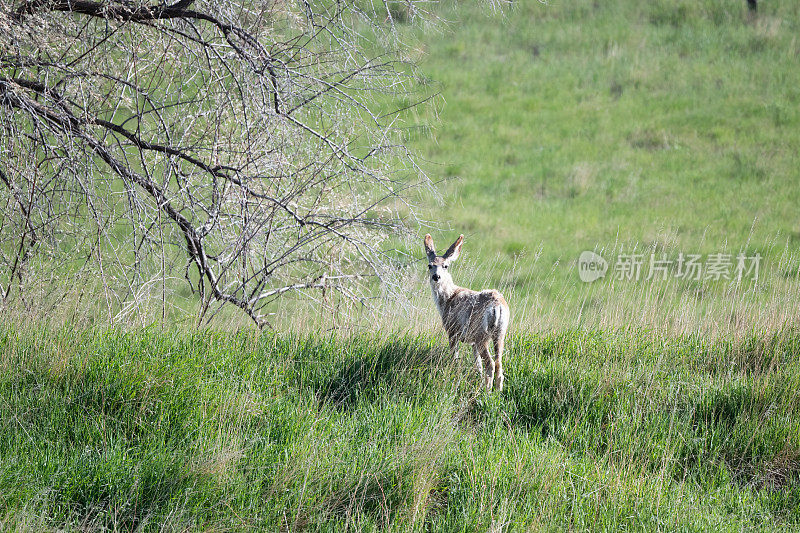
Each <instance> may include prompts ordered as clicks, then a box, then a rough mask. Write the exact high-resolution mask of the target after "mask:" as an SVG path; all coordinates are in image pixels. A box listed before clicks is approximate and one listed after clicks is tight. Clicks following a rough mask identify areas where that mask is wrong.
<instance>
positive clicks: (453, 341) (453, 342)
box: [449, 335, 458, 359]
mask: <svg viewBox="0 0 800 533" xmlns="http://www.w3.org/2000/svg"><path fill="white" fill-rule="evenodd" d="M449 340H450V353H451V354H453V359H458V337H456V336H455V335H450V339H449Z"/></svg>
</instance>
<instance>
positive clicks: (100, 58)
mask: <svg viewBox="0 0 800 533" xmlns="http://www.w3.org/2000/svg"><path fill="white" fill-rule="evenodd" d="M391 4H392V5H389V4H388V3H386V4H384V3H379V4H377V5H375V4H369V3H365V2H360V3H359V2H350V1H335V2H334V1H325V2H321V3H314V5H312V3H310V2H307V1H299V2H296V3H295V2H290V1H283V0H272V1H267V2H251V1H247V0H220V1H213V0H206V1H197V2H196V1H193V0H179V1H177V2H176V3H173V4H167V3H158V2H155V0H153V1H141V0H134V1H125V0H97V1H95V0H62V1H56V0H0V128H2V133H1V134H0V135H2V138H1V139H0V182H2V183H0V217H2V220H0V291H1V292H0V298H2V300H3V301H4V302H5V301H7V300H8V299H9V298H11V297H12V296H14V295H15V291H16V292H19V290H20V287H21V286H22V281H23V280H24V279H33V280H36V282H37V283H43V282H44V280H49V279H56V280H58V283H62V282H63V280H64V278H65V277H67V276H69V275H71V273H74V272H76V271H82V272H88V273H90V274H91V276H92V277H94V278H95V279H98V280H100V284H98V287H100V288H101V289H102V293H103V294H102V298H104V299H105V300H106V302H107V305H108V309H109V310H112V309H113V312H114V313H125V312H129V311H131V310H135V309H136V308H137V307H138V306H139V305H141V304H142V303H143V302H146V301H148V299H152V298H154V297H158V298H161V299H162V300H163V302H164V303H165V304H166V300H167V299H168V298H169V297H168V295H167V293H168V292H170V291H172V290H173V289H174V286H173V280H176V279H181V278H182V279H184V280H185V283H188V285H189V286H190V287H191V288H192V291H193V292H194V293H195V294H196V295H198V297H199V301H200V302H201V306H200V311H199V313H200V317H201V318H203V317H204V316H205V317H206V318H207V317H208V316H209V315H207V313H208V311H209V310H211V311H212V312H213V311H214V310H216V309H219V308H220V307H221V306H222V305H226V304H227V305H233V306H236V307H238V308H239V309H241V310H242V311H243V312H245V313H247V315H249V316H250V317H251V318H252V320H253V321H255V322H256V323H257V324H258V325H259V326H263V325H264V324H266V323H267V315H266V311H265V310H266V309H267V308H268V306H269V305H270V304H271V303H272V302H274V301H275V300H276V299H278V298H280V297H281V296H283V295H287V294H293V293H297V292H303V293H311V292H314V291H317V290H319V291H325V292H328V291H337V293H338V294H343V295H345V296H346V297H347V298H351V299H360V298H363V296H364V295H365V294H368V289H369V288H370V287H371V286H372V287H374V285H375V283H373V281H372V280H375V279H378V280H381V281H382V283H384V285H385V286H386V285H387V284H388V286H391V284H392V282H393V279H395V278H394V273H395V272H396V270H397V265H396V264H395V259H393V257H392V256H391V255H389V254H387V253H386V250H385V249H384V243H385V241H386V239H387V238H388V237H392V236H393V235H398V234H400V233H402V232H403V231H404V230H403V224H402V223H401V221H400V216H399V213H398V208H401V209H406V207H405V204H404V197H405V195H404V192H405V191H406V190H407V188H408V187H410V186H413V185H415V184H418V183H421V182H424V175H422V173H421V172H420V171H419V169H418V168H417V167H416V165H415V164H414V161H413V158H411V157H410V154H409V153H408V151H407V150H406V148H405V147H404V146H403V145H402V144H401V143H400V142H399V141H398V139H399V136H398V128H397V126H396V122H395V119H396V111H390V109H391V108H390V105H391V102H392V101H397V95H398V94H403V93H411V92H415V91H417V90H418V89H419V87H420V85H419V80H418V79H417V78H416V77H415V75H414V74H413V68H411V66H410V65H408V64H407V63H405V62H404V61H402V56H401V55H399V54H398V49H397V48H396V47H394V46H393V45H394V44H396V43H397V41H396V40H395V39H394V37H393V29H394V24H395V22H396V19H397V18H398V17H397V13H398V11H397V9H398V7H397V5H400V9H401V10H402V11H401V12H402V14H403V16H404V17H405V16H409V15H410V16H416V15H418V14H419V13H421V11H420V8H419V3H418V2H412V1H410V0H409V1H407V2H404V3H402V4H397V3H395V2H392V3H391ZM359 5H361V6H364V5H368V6H369V10H364V9H361V8H359ZM393 48H395V49H394V50H392V49H393ZM376 50H377V51H376ZM370 51H372V52H370ZM415 94H416V93H415ZM405 98H406V101H412V100H411V99H410V98H409V97H408V96H405ZM415 98H416V99H417V100H419V97H415ZM401 107H402V106H401ZM398 111H401V110H398ZM83 279H85V277H84V278H83ZM58 283H57V284H55V285H54V286H57V285H58ZM14 287H17V289H15V288H14Z"/></svg>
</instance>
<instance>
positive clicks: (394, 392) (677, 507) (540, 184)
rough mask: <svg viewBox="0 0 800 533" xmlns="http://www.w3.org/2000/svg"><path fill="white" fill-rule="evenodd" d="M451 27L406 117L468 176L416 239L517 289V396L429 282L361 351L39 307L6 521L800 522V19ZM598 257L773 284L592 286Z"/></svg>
mask: <svg viewBox="0 0 800 533" xmlns="http://www.w3.org/2000/svg"><path fill="white" fill-rule="evenodd" d="M395 8H396V9H397V10H399V11H398V12H402V5H400V4H397V5H395ZM435 9H436V11H437V13H439V14H440V15H441V16H442V17H443V18H444V19H445V20H446V21H448V22H446V23H443V24H440V25H438V26H437V27H434V28H419V27H417V26H415V25H414V24H413V23H408V24H405V25H404V26H403V27H402V30H401V31H402V33H403V34H404V38H405V40H406V42H408V43H411V45H412V48H413V51H412V52H411V53H412V55H413V56H414V57H416V58H418V59H419V60H420V62H421V72H422V74H424V75H425V76H427V77H428V78H429V79H430V80H431V83H430V87H431V88H433V90H437V89H440V90H441V91H442V95H441V98H440V99H439V100H438V102H437V104H436V106H435V108H433V109H431V108H416V109H415V110H414V111H413V112H411V113H409V114H408V115H407V116H405V117H404V118H405V119H406V124H405V125H406V126H407V135H408V142H409V143H410V144H411V146H412V148H413V149H415V150H416V151H417V152H418V153H420V154H421V155H422V156H423V157H424V158H426V159H428V160H429V161H430V162H429V163H426V164H425V168H426V169H427V170H428V171H429V172H430V175H431V177H432V178H433V179H434V181H437V182H438V181H440V180H444V182H443V183H441V184H439V185H438V186H437V188H438V190H439V192H440V194H441V197H442V202H441V203H437V202H436V201H435V199H433V198H431V197H428V196H425V195H420V196H419V197H418V198H417V199H416V200H417V202H418V203H419V204H420V206H421V214H422V216H423V217H424V218H425V219H427V220H430V221H431V223H432V226H433V228H432V229H429V228H422V231H421V234H424V233H425V232H426V231H429V230H430V231H431V232H432V233H433V234H434V236H435V237H436V240H437V244H438V245H439V247H440V248H441V249H443V248H444V247H446V246H447V245H448V244H449V242H447V241H448V240H449V241H452V240H453V239H454V238H455V237H456V236H457V235H458V234H459V233H464V234H465V235H466V242H465V245H464V249H463V253H462V259H460V260H459V262H458V263H455V265H454V267H453V271H454V272H453V275H454V278H455V281H456V282H457V283H461V284H463V285H466V286H470V287H473V288H480V287H486V286H490V285H491V286H494V287H497V288H499V289H501V290H502V291H503V292H504V293H505V294H506V297H507V299H508V301H509V303H510V306H511V311H512V322H511V329H510V334H509V338H508V344H507V352H506V357H505V368H506V389H505V390H504V391H503V392H502V393H495V394H491V395H489V394H486V393H485V392H483V391H482V390H481V388H480V386H479V378H478V376H477V375H476V372H475V370H474V369H473V368H472V362H471V360H469V358H462V359H461V360H459V361H456V362H454V361H452V360H451V359H450V357H449V356H448V355H447V349H446V340H445V339H444V338H443V334H442V333H441V330H440V327H439V325H438V322H437V320H438V317H436V316H435V310H434V308H433V302H431V300H430V293H429V289H428V285H427V282H426V280H425V279H424V278H423V272H424V267H423V266H422V263H421V262H420V268H419V274H418V276H417V278H416V279H412V280H410V282H409V293H410V299H411V304H412V307H407V306H405V305H403V304H404V303H405V302H397V303H396V304H388V305H387V307H386V309H385V314H384V315H383V317H382V318H381V320H379V321H378V323H377V324H376V323H371V322H369V321H367V322H366V324H364V323H362V324H361V329H360V330H358V331H359V333H349V332H350V331H351V330H346V329H344V328H340V329H339V330H337V331H336V332H335V333H331V332H330V331H331V330H327V329H325V328H327V327H328V326H330V325H331V324H330V321H331V320H334V319H332V318H331V317H328V316H323V315H324V313H323V314H317V315H307V314H301V315H298V316H277V317H276V321H275V323H276V324H277V325H278V331H277V332H275V331H271V332H263V333H260V334H259V333H256V332H254V331H253V328H252V326H251V325H250V324H249V323H246V322H245V321H244V320H239V318H240V317H238V315H237V316H236V317H235V318H234V319H230V323H228V322H225V321H226V320H229V318H230V315H225V314H224V313H223V314H221V316H222V317H223V318H221V319H219V320H217V321H216V322H214V323H212V327H213V328H214V330H208V331H199V330H196V329H193V328H192V327H190V322H191V319H186V318H185V316H184V320H185V322H184V323H179V324H177V323H176V324H174V325H172V326H165V329H160V328H159V326H158V325H154V326H151V327H142V326H138V327H134V328H131V329H128V330H126V329H125V328H124V327H119V325H118V324H117V325H115V326H113V327H112V326H107V325H103V322H104V319H105V316H103V317H102V318H99V319H98V318H97V317H96V316H94V315H91V313H93V312H94V311H92V309H91V305H92V300H94V299H95V298H94V296H93V295H94V294H95V293H93V292H92V290H91V287H92V285H91V283H87V284H86V287H88V288H87V290H86V292H85V294H84V293H82V294H81V295H80V298H77V297H76V298H73V296H71V295H67V296H65V298H64V300H65V304H64V306H65V307H69V306H72V307H73V308H74V311H70V312H69V313H67V312H64V313H61V314H56V316H51V317H41V316H37V315H36V311H37V307H36V300H35V299H33V298H32V299H30V300H29V301H27V302H25V305H27V306H28V308H29V309H27V310H24V311H17V310H11V309H7V310H6V311H8V312H7V313H6V314H5V315H4V316H3V317H2V320H0V530H3V531H6V530H12V531H36V532H38V531H48V530H52V531H56V530H57V531H87V530H88V531H96V530H112V531H186V530H201V531H279V530H280V531H345V530H349V531H379V530H380V531H454V532H455V531H459V532H472V531H492V532H495V531H565V530H579V531H586V530H590V531H620V530H635V531H654V530H661V531H743V530H758V531H776V532H777V531H789V530H798V531H800V358H798V354H799V353H800V334H798V331H800V320H799V319H800V315H798V310H800V298H798V295H800V284H799V283H798V265H800V253H798V249H797V247H798V242H799V241H800V219H798V217H797V214H796V213H797V211H796V206H797V205H799V204H800V179H798V178H799V177H800V175H798V168H800V166H798V163H800V161H799V160H798V153H800V111H798V109H800V107H799V106H800V68H798V59H800V42H798V39H797V35H800V4H798V3H795V2H789V1H775V2H761V3H760V6H759V14H758V15H757V16H751V15H748V13H747V12H746V7H745V2H744V1H741V2H739V1H733V0H730V1H724V2H723V1H722V0H698V1H693V2H690V1H687V0H673V1H668V0H655V1H652V2H633V1H631V0H609V1H606V2H594V1H591V2H590V1H583V0H580V1H576V2H559V3H555V2H551V3H548V4H543V3H539V2H535V1H531V2H515V3H514V4H513V5H510V6H506V7H505V8H504V9H503V10H501V11H500V12H497V13H492V12H491V9H490V8H489V7H487V6H486V5H482V6H481V5H472V3H468V2H458V3H455V2H454V1H452V0H446V1H444V2H442V3H441V4H439V5H437V6H436V7H435ZM419 241H420V242H419V243H417V247H415V248H413V249H412V250H408V251H409V252H410V253H412V254H414V255H415V256H416V257H419V258H422V248H421V238H420V239H419ZM583 250H596V251H598V252H599V253H601V255H603V256H604V257H606V258H607V259H608V260H609V261H610V262H612V264H611V265H610V267H611V268H612V269H613V268H614V265H613V259H614V257H615V256H617V255H618V254H620V253H630V252H632V251H636V252H637V253H642V254H645V255H647V256H649V254H650V253H651V252H654V253H657V254H662V253H663V254H666V256H667V257H668V258H671V259H675V258H676V257H677V256H678V255H679V254H680V253H684V254H690V253H699V254H703V255H704V256H707V254H712V253H717V252H720V253H730V254H732V255H734V256H735V255H736V254H737V253H739V252H745V253H746V254H748V255H752V254H755V253H760V254H761V255H762V256H763V261H764V262H763V264H762V266H761V271H760V275H759V277H758V279H757V280H750V279H747V280H744V281H742V282H739V283H737V282H736V281H735V280H725V279H722V280H706V279H699V280H686V279H680V278H677V277H675V276H671V277H670V278H669V279H668V280H663V281H662V280H651V281H645V280H640V281H638V282H637V281H628V280H616V279H614V275H613V270H612V271H611V272H609V274H608V275H607V277H606V278H605V279H601V280H598V281H596V282H594V283H591V284H585V283H581V282H580V281H579V279H578V274H577V265H576V261H577V258H578V255H579V254H580V252H581V251H583ZM101 304H102V302H101ZM86 309H88V311H86V313H85V315H86V316H84V315H82V314H81V313H82V312H83V311H84V310H86ZM286 309H288V311H286V312H285V314H287V315H293V313H294V311H295V309H296V307H295V306H294V304H292V305H287V306H286ZM12 311H13V312H12ZM95 314H96V313H95ZM189 314H190V313H184V315H189ZM90 315H91V316H90ZM45 318H46V319H45ZM142 320H143V321H144V322H148V320H145V319H144V318H142ZM237 321H238V322H237ZM155 323H156V324H157V323H158V322H157V320H156V321H155ZM237 324H246V325H245V326H244V327H242V328H241V329H239V330H238V331H237V330H236V325H237ZM466 351H467V350H462V353H464V352H466Z"/></svg>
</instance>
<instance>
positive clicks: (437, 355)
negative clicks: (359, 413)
mask: <svg viewBox="0 0 800 533" xmlns="http://www.w3.org/2000/svg"><path fill="white" fill-rule="evenodd" d="M369 348H370V349H369V350H368V351H367V350H365V351H366V353H364V354H363V355H358V356H356V357H355V358H352V359H349V360H346V361H344V363H343V365H342V366H341V367H340V369H339V370H338V371H337V372H336V373H335V374H333V375H332V376H328V377H327V378H324V379H323V380H321V381H320V382H319V383H318V384H317V385H316V386H315V387H314V389H315V390H314V393H315V395H316V397H317V399H318V401H319V402H320V404H323V405H330V406H334V407H336V408H338V409H347V408H350V407H352V406H353V405H354V404H355V403H356V402H358V401H368V402H371V401H375V400H377V399H378V398H392V397H395V398H396V397H418V396H420V395H423V394H425V393H426V391H428V390H430V389H431V387H432V386H433V385H434V382H435V389H436V390H439V389H441V387H442V380H443V379H444V378H445V377H452V379H453V381H457V372H456V371H455V369H456V365H454V364H453V361H452V360H451V358H450V356H449V355H448V354H446V353H445V351H444V350H442V349H440V348H439V347H438V346H431V345H429V344H428V345H426V344H423V343H421V342H411V341H409V340H408V339H399V340H395V341H391V342H389V343H387V344H384V345H381V346H378V347H369ZM453 381H451V382H453Z"/></svg>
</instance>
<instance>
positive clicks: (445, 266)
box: [442, 265, 450, 268]
mask: <svg viewBox="0 0 800 533" xmlns="http://www.w3.org/2000/svg"><path fill="white" fill-rule="evenodd" d="M442 266H443V267H444V268H447V267H448V266H450V265H442Z"/></svg>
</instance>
